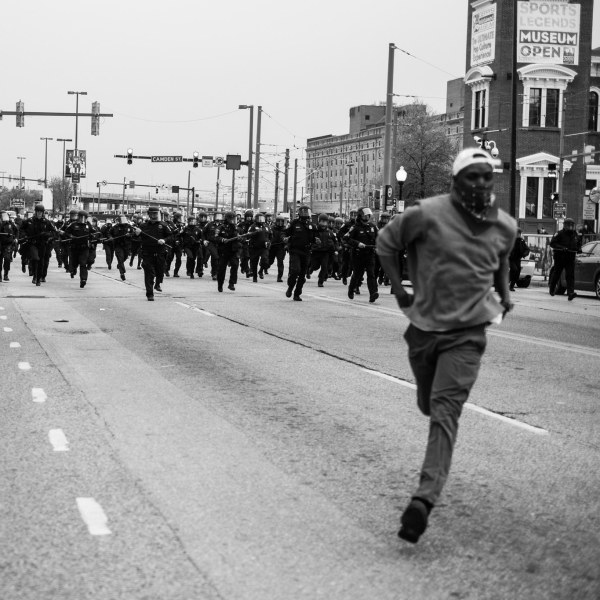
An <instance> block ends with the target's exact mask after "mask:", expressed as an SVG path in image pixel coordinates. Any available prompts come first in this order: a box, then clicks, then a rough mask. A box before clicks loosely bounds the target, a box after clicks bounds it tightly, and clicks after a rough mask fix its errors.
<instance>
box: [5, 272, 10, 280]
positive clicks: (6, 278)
mask: <svg viewBox="0 0 600 600" xmlns="http://www.w3.org/2000/svg"><path fill="white" fill-rule="evenodd" d="M4 281H10V279H9V278H8V275H7V274H6V273H4Z"/></svg>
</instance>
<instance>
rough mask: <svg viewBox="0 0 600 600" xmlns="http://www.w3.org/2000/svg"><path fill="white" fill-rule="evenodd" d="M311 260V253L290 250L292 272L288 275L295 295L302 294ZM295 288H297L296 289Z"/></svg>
mask: <svg viewBox="0 0 600 600" xmlns="http://www.w3.org/2000/svg"><path fill="white" fill-rule="evenodd" d="M309 262H310V254H303V253H300V252H294V251H292V252H290V266H289V269H290V273H289V275H288V280H287V284H288V288H289V289H291V290H293V291H294V296H300V294H302V288H303V287H304V284H305V282H306V271H307V269H308V264H309ZM294 288H295V289H294Z"/></svg>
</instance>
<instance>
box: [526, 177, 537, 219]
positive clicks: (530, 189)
mask: <svg viewBox="0 0 600 600" xmlns="http://www.w3.org/2000/svg"><path fill="white" fill-rule="evenodd" d="M539 184H540V178H539V177H528V178H527V193H526V194H525V217H533V218H537V207H538V189H539Z"/></svg>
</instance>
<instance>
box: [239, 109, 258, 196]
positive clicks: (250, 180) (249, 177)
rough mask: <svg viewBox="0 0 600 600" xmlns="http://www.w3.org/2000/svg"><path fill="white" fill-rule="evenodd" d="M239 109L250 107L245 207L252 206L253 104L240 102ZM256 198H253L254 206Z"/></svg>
mask: <svg viewBox="0 0 600 600" xmlns="http://www.w3.org/2000/svg"><path fill="white" fill-rule="evenodd" d="M238 108H239V109H241V110H245V109H247V108H249V109H250V133H249V135H248V197H247V198H246V208H252V206H253V205H252V139H253V134H254V104H240V105H239V106H238ZM257 202H258V199H257V198H255V202H254V204H255V205H256V207H258V205H257Z"/></svg>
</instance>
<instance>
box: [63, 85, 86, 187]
mask: <svg viewBox="0 0 600 600" xmlns="http://www.w3.org/2000/svg"><path fill="white" fill-rule="evenodd" d="M67 94H69V95H75V98H76V100H75V156H74V158H77V132H78V127H79V96H87V92H67ZM73 195H74V196H76V195H77V183H74V184H73Z"/></svg>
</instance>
